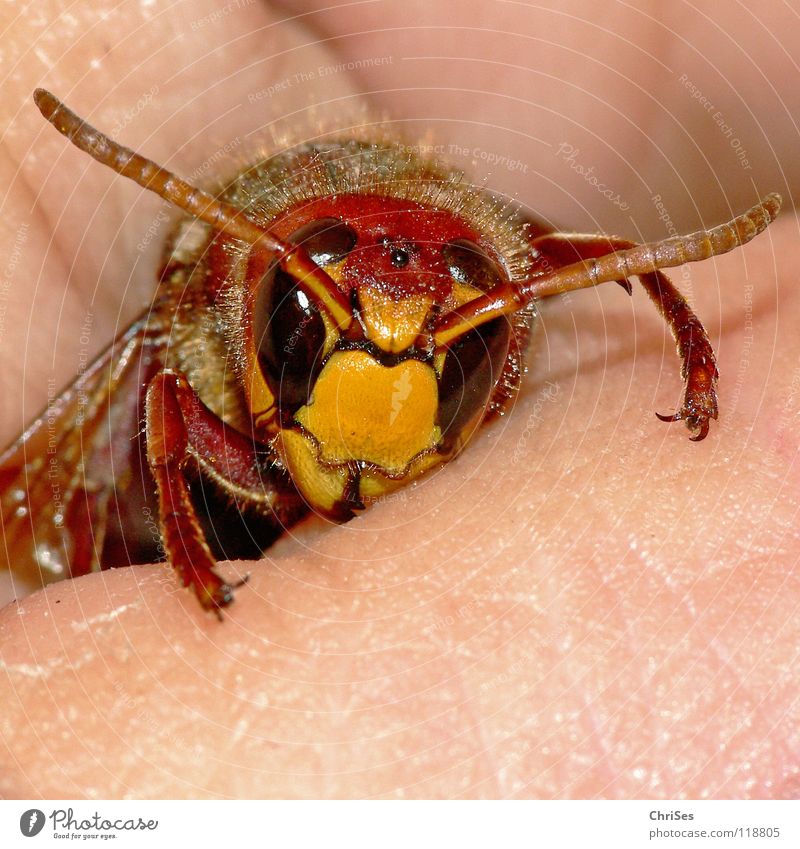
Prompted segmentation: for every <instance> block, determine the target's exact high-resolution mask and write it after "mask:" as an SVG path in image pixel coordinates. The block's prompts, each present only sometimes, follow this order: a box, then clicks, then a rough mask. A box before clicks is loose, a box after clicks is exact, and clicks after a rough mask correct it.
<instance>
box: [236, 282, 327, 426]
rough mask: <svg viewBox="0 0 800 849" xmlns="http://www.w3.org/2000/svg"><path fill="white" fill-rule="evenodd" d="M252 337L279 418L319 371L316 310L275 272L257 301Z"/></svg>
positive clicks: (297, 403) (321, 327) (303, 400)
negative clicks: (278, 411)
mask: <svg viewBox="0 0 800 849" xmlns="http://www.w3.org/2000/svg"><path fill="white" fill-rule="evenodd" d="M253 332H254V334H255V340H256V345H257V347H258V361H259V365H260V366H261V371H262V373H263V374H264V376H265V377H266V378H267V381H268V383H269V385H270V388H271V389H272V391H273V393H274V394H275V397H276V398H277V399H278V406H279V409H280V410H281V412H282V413H283V414H284V415H291V414H294V413H295V412H296V411H297V410H298V409H299V408H300V407H302V406H304V405H305V404H307V403H308V398H309V395H310V393H311V390H312V389H313V387H314V383H315V381H316V379H317V375H318V374H319V372H320V369H321V367H322V351H323V348H324V345H325V323H324V322H323V320H322V316H321V315H320V313H319V309H318V308H317V306H316V304H314V303H313V301H311V300H310V299H309V298H308V296H307V295H306V293H305V292H303V291H302V290H301V289H300V288H299V287H298V286H297V284H296V282H295V280H294V278H292V277H291V276H290V275H288V274H286V273H285V272H284V271H281V270H280V269H279V268H277V266H273V268H272V269H271V270H270V271H269V272H267V277H266V278H265V279H264V281H263V283H262V285H261V287H260V288H259V291H258V294H257V295H256V303H255V312H254V315H253Z"/></svg>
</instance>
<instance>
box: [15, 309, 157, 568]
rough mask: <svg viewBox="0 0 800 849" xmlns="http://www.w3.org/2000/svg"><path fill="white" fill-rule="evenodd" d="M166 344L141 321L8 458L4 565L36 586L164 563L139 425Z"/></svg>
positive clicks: (60, 399) (53, 404)
mask: <svg viewBox="0 0 800 849" xmlns="http://www.w3.org/2000/svg"><path fill="white" fill-rule="evenodd" d="M165 344H166V340H165V338H164V333H163V332H162V331H161V328H160V327H157V326H155V323H154V322H153V321H152V319H151V321H150V322H148V320H147V319H146V318H144V317H143V318H140V319H139V320H137V321H136V322H134V323H133V324H132V325H131V326H130V327H129V328H128V329H127V330H126V331H125V332H124V333H123V334H122V335H120V336H119V337H118V338H117V339H116V340H115V341H114V342H112V344H111V345H110V346H109V347H108V349H107V350H106V351H104V352H103V353H102V354H101V355H100V356H99V357H98V358H97V359H96V360H95V361H94V362H93V363H92V364H91V365H90V366H89V367H88V368H87V369H86V371H85V372H84V373H83V374H81V375H79V377H78V378H77V380H75V381H74V383H72V385H71V386H70V387H69V388H68V389H66V390H65V391H64V392H63V393H62V394H61V395H60V396H58V397H57V398H55V399H53V400H52V401H51V402H50V403H49V404H48V406H47V407H46V409H45V410H43V411H42V414H41V415H40V416H39V418H38V419H37V420H36V421H35V422H34V423H33V424H32V425H31V426H30V427H29V428H28V430H27V431H25V433H23V435H22V436H21V437H20V438H19V439H18V440H17V441H16V442H15V443H14V444H13V445H11V446H10V447H9V448H8V449H7V450H6V451H5V452H4V453H3V454H2V455H1V456H0V531H1V532H2V536H1V537H0V567H5V568H13V569H14V571H15V573H17V574H19V575H20V576H21V577H23V578H25V579H27V580H29V581H30V582H32V583H34V584H37V583H41V582H49V581H54V580H58V579H60V578H65V577H70V576H72V577H74V576H76V575H82V574H85V573H87V572H90V571H94V570H97V569H100V568H102V567H103V566H106V565H110V564H111V563H114V564H115V565H124V564H125V563H135V562H139V563H141V562H148V561H152V560H156V559H158V547H159V538H158V529H157V512H156V505H155V501H154V497H153V491H154V487H153V484H152V479H151V478H150V471H149V468H148V467H147V462H146V457H145V453H144V441H143V438H142V436H141V424H140V423H141V421H142V414H143V411H144V392H145V389H146V385H147V382H148V380H149V378H150V376H151V375H152V374H153V373H154V372H155V371H156V370H158V369H159V368H160V367H161V366H162V358H163V352H164V350H165Z"/></svg>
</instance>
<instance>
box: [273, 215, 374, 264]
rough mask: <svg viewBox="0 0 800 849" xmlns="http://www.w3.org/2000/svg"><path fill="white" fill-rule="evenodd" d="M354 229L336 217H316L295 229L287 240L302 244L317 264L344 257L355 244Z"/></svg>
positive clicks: (335, 260) (332, 261) (330, 262)
mask: <svg viewBox="0 0 800 849" xmlns="http://www.w3.org/2000/svg"><path fill="white" fill-rule="evenodd" d="M357 239H358V236H357V234H356V231H355V230H354V229H353V228H352V227H350V226H349V225H347V224H345V223H344V221H340V220H339V219H338V218H318V219H317V220H316V221H311V222H309V223H308V224H306V225H304V226H303V227H300V229H298V230H295V231H294V233H292V235H291V236H289V241H290V242H292V243H293V244H295V245H302V246H303V247H304V248H305V249H306V252H307V253H308V255H309V256H310V257H311V259H313V260H314V262H315V263H316V264H317V265H321V266H325V265H331V264H332V263H335V262H339V261H340V260H342V259H344V258H345V257H346V256H347V254H349V253H350V251H352V250H353V248H354V247H355V245H356V241H357Z"/></svg>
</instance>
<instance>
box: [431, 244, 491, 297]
mask: <svg viewBox="0 0 800 849" xmlns="http://www.w3.org/2000/svg"><path fill="white" fill-rule="evenodd" d="M442 254H443V256H444V261H445V262H446V263H447V267H448V268H449V269H450V274H451V275H452V276H453V279H454V280H455V281H456V282H457V283H464V284H466V285H468V286H474V287H475V288H477V289H482V290H484V291H488V290H489V289H491V288H492V287H493V286H497V285H498V284H499V283H501V282H502V281H503V276H502V274H501V272H500V269H499V268H498V267H497V265H496V263H494V262H493V261H492V260H491V259H490V258H489V256H488V255H487V254H486V253H485V252H484V251H483V250H482V249H481V248H479V247H478V245H476V244H475V242H472V241H470V240H469V239H454V240H453V241H452V242H448V243H447V244H446V245H445V246H444V247H443V248H442Z"/></svg>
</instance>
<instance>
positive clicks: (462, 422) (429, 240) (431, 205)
mask: <svg viewBox="0 0 800 849" xmlns="http://www.w3.org/2000/svg"><path fill="white" fill-rule="evenodd" d="M35 99H36V103H37V104H38V106H39V108H40V110H41V111H42V113H43V115H44V116H45V117H46V118H47V119H48V120H49V121H50V122H51V123H52V124H53V125H54V126H55V127H56V128H57V129H58V130H59V131H60V132H61V133H63V134H64V135H65V136H67V138H69V139H70V140H71V141H72V142H73V143H74V144H76V145H77V146H78V147H79V148H81V149H82V150H85V151H86V152H88V153H89V154H91V155H92V156H93V157H94V158H95V159H97V160H98V161H100V162H101V163H103V164H105V165H108V166H109V167H111V168H113V169H114V170H115V171H117V172H118V173H120V174H123V175H124V176H126V177H130V178H131V179H133V180H135V181H136V182H137V183H139V184H140V185H142V186H144V187H145V188H147V189H150V190H152V191H154V192H156V193H157V194H159V195H161V197H163V198H165V199H167V200H168V201H170V202H171V203H173V204H175V205H177V206H178V207H180V208H181V209H183V210H184V211H185V212H187V213H188V217H187V218H186V219H184V220H183V221H182V222H181V223H180V224H179V226H178V228H177V232H176V233H175V235H174V236H173V238H172V240H171V242H170V245H169V249H168V251H167V259H166V262H165V267H164V270H163V273H162V275H161V280H160V285H159V289H158V292H157V295H156V299H155V302H154V305H153V307H152V308H151V309H150V310H149V311H148V312H147V313H146V314H144V315H143V316H142V317H141V318H140V319H138V320H137V321H136V322H134V324H133V325H132V326H131V327H130V328H129V329H128V330H127V331H126V332H125V333H123V334H122V335H121V336H120V337H119V338H118V339H117V340H116V341H115V342H114V343H112V345H111V347H110V348H109V349H108V350H107V351H106V352H105V354H103V355H102V356H101V357H100V358H99V359H98V360H97V361H96V362H95V363H94V365H93V366H92V367H91V368H90V369H89V370H88V371H87V372H85V373H84V374H83V375H81V377H80V378H79V379H78V380H77V381H76V382H75V383H74V384H73V385H72V386H71V387H70V388H69V389H67V390H66V392H65V393H64V394H63V395H62V396H61V397H60V398H59V399H58V400H57V401H56V403H55V404H54V405H51V406H50V407H49V408H48V411H47V419H48V423H50V424H52V423H53V422H55V425H56V433H57V438H56V439H55V441H54V440H53V439H52V437H49V438H48V434H47V432H46V429H45V428H44V426H43V421H44V417H42V418H40V419H39V420H38V421H37V422H35V423H34V424H33V425H32V426H31V428H30V429H29V430H28V431H27V432H26V433H25V434H23V436H22V437H21V438H20V439H19V440H18V441H17V442H16V443H15V444H14V445H13V446H11V448H9V449H8V450H7V451H6V453H5V454H4V455H3V456H2V458H0V499H1V503H2V521H3V534H4V538H5V546H4V549H5V552H6V553H7V557H8V560H9V563H10V565H12V566H13V567H14V568H16V569H20V570H22V571H24V570H26V569H27V570H28V571H29V572H32V573H34V574H35V575H36V576H38V577H40V578H42V579H44V580H51V579H56V578H60V577H65V576H67V575H72V576H75V575H80V574H84V573H86V572H89V571H92V570H95V569H100V568H104V567H106V566H111V565H119V564H121V563H126V562H128V563H130V562H148V561H152V560H154V559H156V558H157V557H158V555H159V552H161V553H163V554H165V555H166V557H167V559H168V560H169V561H170V562H171V563H172V565H173V566H174V567H175V569H176V570H177V572H178V575H179V576H180V579H181V581H182V582H183V583H184V584H185V585H190V586H191V587H192V588H193V590H194V592H195V593H196V594H197V597H198V599H199V600H200V602H201V604H202V605H203V606H204V607H206V608H209V609H212V610H215V611H217V612H218V613H219V611H220V610H221V608H223V607H224V606H225V605H227V604H229V603H230V601H231V600H232V597H233V591H232V588H231V587H230V586H228V585H227V584H226V583H225V582H224V581H223V580H222V579H221V578H220V577H219V576H218V575H217V574H216V572H215V570H214V565H215V562H216V559H217V557H223V556H227V557H236V556H245V555H248V554H249V555H252V554H254V553H255V552H257V551H260V550H262V549H263V548H265V547H266V546H267V545H268V544H269V543H270V542H271V540H272V539H274V537H275V536H276V535H277V534H278V533H280V531H281V530H282V529H283V528H285V527H286V526H287V525H288V524H290V523H292V522H293V521H295V520H296V519H297V518H298V517H300V516H301V515H303V514H304V513H305V512H307V511H308V510H309V509H312V510H315V511H318V512H319V513H321V514H323V515H326V516H328V517H331V518H333V519H335V520H339V521H341V520H345V519H347V518H349V517H350V516H352V515H353V513H354V512H355V511H358V510H360V509H362V508H363V507H364V506H365V504H366V503H367V502H368V501H370V500H372V499H374V498H376V497H379V496H381V495H383V494H384V493H386V492H389V491H391V490H392V489H394V488H395V487H398V486H401V485H402V484H404V483H406V482H408V481H410V480H412V479H414V478H416V477H418V476H419V475H421V474H423V473H424V472H426V471H427V470H429V469H430V468H432V467H433V466H435V465H437V464H440V463H442V462H445V461H447V460H449V459H451V458H453V457H454V456H455V455H456V454H458V453H459V452H460V451H461V449H462V448H463V446H464V445H465V443H466V442H467V441H468V440H469V438H470V436H471V435H472V434H473V433H474V431H475V429H476V428H477V427H478V426H479V425H480V424H481V422H482V421H484V420H485V419H486V418H487V416H490V415H491V414H492V413H496V412H498V411H502V410H503V409H504V408H505V407H506V406H507V404H508V403H509V401H510V399H511V398H512V397H513V395H514V393H515V392H516V390H517V388H518V387H519V383H520V377H521V374H522V373H523V370H524V359H523V358H524V351H525V346H526V341H527V338H528V333H529V329H530V327H531V324H532V322H533V320H534V317H535V309H534V303H535V301H536V300H538V299H540V298H545V297H549V296H551V295H557V294H559V293H562V292H566V291H570V290H574V289H581V288H585V287H589V286H596V285H598V284H599V283H603V282H608V281H616V282H618V283H620V284H622V285H623V286H625V287H626V288H627V289H628V290H629V291H630V283H629V282H628V281H629V279H630V278H631V277H633V276H638V277H639V278H640V280H641V282H642V284H643V286H644V287H645V289H646V291H647V293H648V294H649V295H650V297H651V298H652V299H653V301H654V302H655V304H656V306H657V307H658V309H659V310H660V312H661V314H662V315H663V317H664V319H665V321H666V322H667V323H668V325H669V326H670V328H671V330H672V332H673V334H674V336H675V339H676V342H677V347H678V353H679V355H680V358H681V365H682V374H683V377H684V379H685V382H686V388H685V395H684V402H683V405H682V407H681V409H680V410H678V412H677V413H675V414H674V415H671V416H661V417H660V418H663V419H664V420H668V421H677V420H681V419H682V420H684V421H685V422H686V424H687V426H688V427H689V429H690V430H691V432H692V434H693V437H692V438H693V439H695V440H700V439H703V438H704V437H705V436H706V434H707V432H708V427H709V421H710V420H711V419H715V418H716V417H717V401H716V394H715V385H716V381H717V368H716V365H715V362H714V354H713V351H712V349H711V345H710V343H709V340H708V338H707V336H706V333H705V331H704V330H703V327H702V325H701V324H700V321H699V320H698V319H697V317H696V316H695V315H694V314H693V312H692V311H691V309H690V308H689V306H688V304H687V303H686V301H685V300H684V299H683V297H682V296H681V295H680V294H679V293H678V291H677V290H676V289H675V288H674V287H673V285H672V284H671V283H670V282H669V280H668V279H667V277H666V276H665V275H664V274H663V273H662V272H661V271H660V269H662V268H667V267H671V266H676V265H680V264H682V263H685V262H694V261H697V260H702V259H706V258H707V257H710V256H713V255H715V254H720V253H724V252H725V251H729V250H731V249H732V248H734V247H736V246H738V245H741V244H744V243H745V242H747V241H749V240H750V239H751V238H753V236H755V235H756V234H757V233H759V232H761V231H762V230H763V229H764V228H765V227H766V226H767V225H768V224H769V223H770V222H771V221H772V220H773V219H774V217H775V216H776V214H777V213H778V210H779V208H780V198H779V197H778V196H777V195H768V196H767V197H766V198H765V199H764V200H763V201H762V202H761V203H760V204H758V205H756V206H754V207H753V208H752V209H751V210H749V211H748V212H746V213H745V214H744V215H741V216H739V217H738V218H736V219H734V220H733V221H732V222H730V223H729V224H725V225H722V226H719V227H715V228H713V229H711V230H707V231H701V232H698V233H694V234H692V235H689V236H682V237H676V238H671V239H667V240H665V241H662V242H658V243H655V244H643V245H636V244H633V243H631V242H627V241H623V240H621V239H616V238H611V237H608V236H604V235H591V236H586V235H577V234H572V233H555V232H550V231H548V229H547V228H546V227H544V226H543V225H541V224H540V223H535V222H531V221H530V220H527V221H526V220H523V219H522V218H521V217H519V216H517V215H516V214H514V213H510V212H509V210H508V208H507V207H505V206H504V205H502V204H500V203H499V202H498V201H497V200H495V199H493V198H492V197H490V196H489V195H487V194H485V193H482V192H478V191H476V190H475V189H474V188H473V187H471V186H470V185H468V184H467V183H466V182H464V181H463V180H462V178H461V175H460V174H458V173H456V172H454V171H452V170H451V169H449V168H446V167H443V166H441V165H439V164H437V163H434V162H431V161H429V160H425V159H421V158H419V157H417V156H414V155H409V154H408V153H407V152H406V151H404V150H403V149H401V147H400V146H398V145H396V144H393V143H391V142H379V141H369V140H359V139H354V138H348V139H344V140H340V141H333V142H330V141H326V142H320V143H307V144H304V145H301V146H299V147H296V148H293V149H291V150H288V151H286V152H282V153H278V154H276V155H274V156H272V157H269V158H266V159H263V160H261V161H259V162H256V163H254V164H253V166H252V167H251V168H249V169H247V170H245V171H242V172H240V173H238V174H237V175H236V176H235V177H234V179H233V180H232V181H231V182H230V183H228V184H227V185H225V186H223V187H222V188H221V189H220V191H219V192H218V193H217V194H216V195H211V194H208V193H206V192H203V191H201V190H199V189H198V188H195V187H193V186H191V185H189V184H187V183H185V182H184V181H182V180H181V179H179V178H178V177H176V176H175V175H174V174H171V173H169V172H167V171H165V170H164V169H162V168H160V167H159V166H157V165H155V164H154V163H153V162H150V161H149V160H147V159H145V158H143V157H142V156H140V155H138V154H136V153H133V152H132V151H130V150H127V149H126V148H123V147H120V146H119V145H117V144H116V143H114V142H112V141H111V140H110V139H108V138H107V137H106V136H105V135H103V134H102V133H100V132H98V131H97V130H95V129H94V128H92V127H90V126H88V125H87V124H85V123H84V122H83V121H81V119H80V118H78V117H77V116H76V115H74V114H73V113H72V112H70V111H69V110H68V109H67V108H66V107H65V106H64V105H63V104H61V103H60V102H59V101H58V100H57V99H56V98H55V97H54V96H53V95H51V94H49V93H48V92H45V91H42V90H38V91H37V92H36V95H35ZM201 343H202V344H201ZM54 481H55V483H56V484H57V486H58V491H59V493H60V497H59V498H58V499H54V498H53V497H52V494H53V484H54ZM154 529H155V533H154V532H153V531H154ZM162 547H163V548H162Z"/></svg>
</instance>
